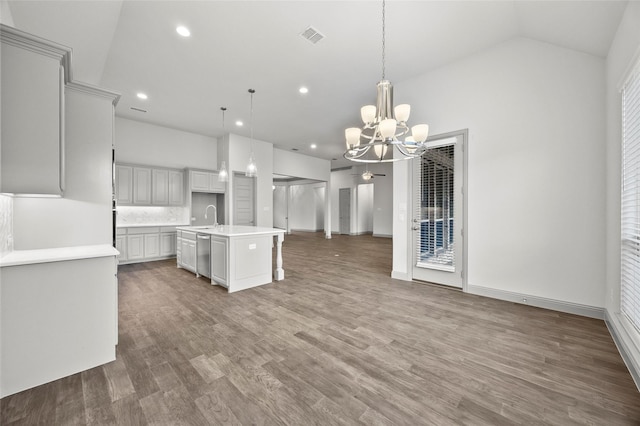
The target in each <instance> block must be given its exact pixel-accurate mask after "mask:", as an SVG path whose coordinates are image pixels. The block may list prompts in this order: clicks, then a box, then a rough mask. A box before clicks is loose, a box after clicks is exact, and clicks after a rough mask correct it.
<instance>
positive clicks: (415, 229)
mask: <svg viewBox="0 0 640 426" xmlns="http://www.w3.org/2000/svg"><path fill="white" fill-rule="evenodd" d="M411 229H413V230H414V231H418V230H419V229H420V227H419V226H412V227H411Z"/></svg>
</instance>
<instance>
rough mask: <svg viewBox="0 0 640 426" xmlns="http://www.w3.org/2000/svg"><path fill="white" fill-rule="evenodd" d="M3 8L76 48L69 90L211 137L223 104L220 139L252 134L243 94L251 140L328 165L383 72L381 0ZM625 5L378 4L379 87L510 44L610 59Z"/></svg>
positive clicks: (29, 27) (24, 25)
mask: <svg viewBox="0 0 640 426" xmlns="http://www.w3.org/2000/svg"><path fill="white" fill-rule="evenodd" d="M8 3H9V8H10V11H11V15H12V17H13V22H14V25H15V26H16V27H17V28H19V29H22V30H24V31H27V32H30V33H33V34H36V35H39V36H41V37H44V38H47V39H50V40H53V41H56V42H58V43H61V44H65V45H68V46H70V47H72V48H73V66H74V79H76V80H79V81H84V82H87V83H91V84H94V85H98V86H101V87H105V88H108V89H111V90H114V91H117V92H120V93H121V94H122V98H121V100H120V103H119V105H118V107H117V110H116V114H117V115H118V116H121V117H126V118H130V119H134V120H140V121H145V122H150V123H155V124H159V125H163V126H167V127H172V128H176V129H181V130H187V131H190V132H195V133H200V134H204V135H208V136H213V137H218V136H220V135H221V134H222V133H223V128H222V115H221V111H220V107H221V106H225V107H227V108H228V110H227V113H226V120H225V121H226V131H230V132H233V133H237V134H241V135H246V136H248V135H249V126H248V125H247V124H248V123H249V111H250V98H249V94H248V93H247V90H248V89H249V88H253V89H255V90H256V94H255V97H254V136H255V137H256V138H257V139H260V140H265V141H268V142H272V143H273V144H274V146H275V147H278V148H282V149H297V150H299V152H301V153H305V154H308V155H312V156H316V157H321V158H326V159H333V158H337V159H338V160H337V161H334V162H333V163H332V165H333V166H334V167H335V166H337V165H339V164H342V163H343V162H344V160H342V161H341V155H342V151H343V149H344V148H343V147H344V133H343V131H344V128H346V127H350V126H354V125H360V123H359V121H360V119H359V109H360V106H362V105H364V104H368V103H373V102H374V100H375V99H374V97H375V84H376V83H377V82H378V80H380V78H381V74H382V65H381V64H382V60H381V51H382V49H381V45H382V42H381V36H382V31H381V29H382V13H381V12H382V3H381V1H326V0H325V1H132V0H126V1H23V0H21V1H9V2H8ZM626 4H627V2H626V1H399V0H388V1H387V5H386V77H387V78H388V79H390V80H391V81H392V82H394V83H397V82H400V81H403V80H406V79H409V78H412V77H414V76H417V75H420V74H424V73H425V72H428V71H429V70H432V69H435V68H438V67H441V66H443V65H445V64H448V63H451V62H453V61H456V60H458V59H461V58H464V57H465V56H468V55H471V54H474V53H476V52H479V51H482V50H484V49H487V48H490V47H491V46H494V45H496V44H498V43H501V42H504V41H507V40H509V39H512V38H514V37H529V38H533V39H537V40H540V41H543V42H547V43H552V44H555V45H558V46H561V47H565V48H569V49H575V50H578V51H581V52H584V53H588V54H590V55H595V56H599V57H606V55H607V52H608V49H609V46H610V45H611V42H612V40H613V37H614V36H615V32H616V29H617V27H618V24H619V22H620V19H621V17H622V15H623V13H624V9H625V7H626ZM178 25H185V26H187V27H188V28H189V29H190V31H191V36H190V37H188V38H184V37H181V36H179V35H178V34H177V33H176V27H177V26H178ZM309 26H312V27H313V28H315V29H316V30H317V31H319V32H320V33H321V34H322V35H324V38H323V39H322V40H321V41H319V42H318V43H316V44H313V43H311V42H309V41H308V40H306V39H305V38H303V37H302V36H301V33H302V32H303V31H304V30H305V29H307V28H308V27H309ZM301 86H305V87H308V89H309V93H307V94H305V95H302V94H300V93H299V92H298V89H299V88H300V87H301ZM138 92H144V93H146V94H147V95H148V99H147V100H140V99H138V98H137V97H136V93H138ZM395 95H396V101H399V102H401V101H402V93H398V92H397V93H396V94H395ZM132 108H138V109H142V110H145V111H146V112H141V111H138V110H134V109H132ZM237 119H240V120H243V121H244V122H245V123H246V124H245V126H244V127H242V128H237V127H235V125H234V122H235V121H236V120H237ZM415 120H420V122H428V117H419V118H418V117H415V118H414V119H413V120H412V121H415ZM176 143H180V141H176ZM312 143H315V144H316V145H317V148H316V149H311V148H310V145H311V144H312Z"/></svg>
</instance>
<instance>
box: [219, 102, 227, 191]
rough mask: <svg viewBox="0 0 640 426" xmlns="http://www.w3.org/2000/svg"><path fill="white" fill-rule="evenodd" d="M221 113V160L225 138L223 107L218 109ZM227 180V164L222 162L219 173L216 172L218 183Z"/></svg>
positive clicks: (224, 109)
mask: <svg viewBox="0 0 640 426" xmlns="http://www.w3.org/2000/svg"><path fill="white" fill-rule="evenodd" d="M220 110H221V111H222V154H223V155H222V158H224V151H225V149H224V145H225V144H224V138H225V137H226V136H227V132H226V130H225V127H224V112H225V111H226V110H227V108H225V107H220ZM228 180H229V172H227V162H226V161H225V160H222V163H221V164H220V171H219V172H218V182H226V181H228Z"/></svg>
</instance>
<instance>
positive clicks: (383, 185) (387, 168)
mask: <svg viewBox="0 0 640 426" xmlns="http://www.w3.org/2000/svg"><path fill="white" fill-rule="evenodd" d="M368 168H369V171H371V172H372V173H380V174H385V175H386V176H376V177H375V178H374V179H373V180H372V181H370V183H369V185H373V207H371V206H369V207H365V208H369V209H371V208H373V227H372V230H370V231H367V232H373V235H374V236H381V237H389V236H391V235H392V233H393V230H392V228H393V165H392V163H382V164H369V165H368ZM363 171H364V166H363V165H355V166H353V167H350V168H348V169H339V170H334V171H332V172H331V191H330V192H331V231H332V232H335V233H339V232H340V211H339V208H340V206H339V204H340V203H339V194H340V188H351V231H352V232H353V233H356V232H358V231H357V229H358V185H359V184H362V183H365V181H364V180H363V179H362V178H361V177H360V175H361V174H362V172H363Z"/></svg>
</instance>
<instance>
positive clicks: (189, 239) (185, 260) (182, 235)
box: [177, 231, 196, 273]
mask: <svg viewBox="0 0 640 426" xmlns="http://www.w3.org/2000/svg"><path fill="white" fill-rule="evenodd" d="M177 240H178V245H179V246H180V248H179V249H178V251H179V252H180V255H179V256H177V264H178V267H179V268H184V269H187V270H189V271H191V272H194V273H195V272H196V234H195V233H194V232H184V231H182V232H180V231H179V232H178V238H177Z"/></svg>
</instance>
